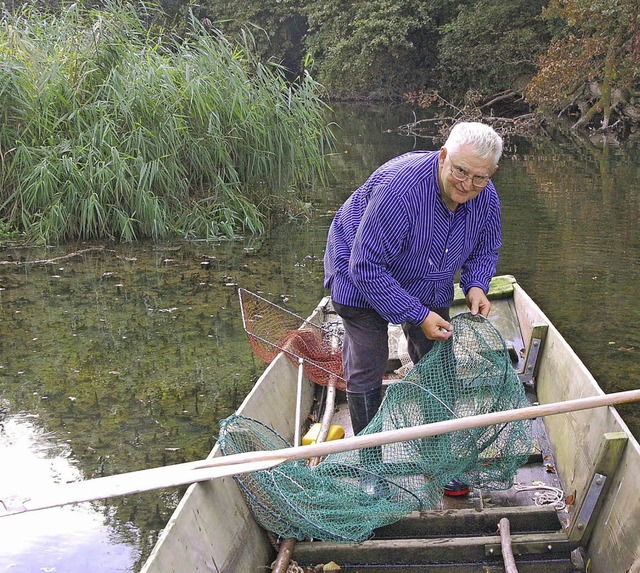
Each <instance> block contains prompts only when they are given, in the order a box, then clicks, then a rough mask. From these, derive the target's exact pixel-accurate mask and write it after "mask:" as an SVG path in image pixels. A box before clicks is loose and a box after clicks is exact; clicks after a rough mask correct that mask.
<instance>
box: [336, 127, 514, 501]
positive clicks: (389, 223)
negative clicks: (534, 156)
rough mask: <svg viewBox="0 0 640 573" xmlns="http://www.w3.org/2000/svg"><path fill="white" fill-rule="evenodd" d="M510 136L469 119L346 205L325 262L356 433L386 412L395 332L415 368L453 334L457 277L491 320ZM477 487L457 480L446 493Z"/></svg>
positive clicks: (401, 160) (394, 163) (383, 170)
mask: <svg viewBox="0 0 640 573" xmlns="http://www.w3.org/2000/svg"><path fill="white" fill-rule="evenodd" d="M501 155H502V139H501V137H500V136H499V135H498V134H497V133H496V132H495V131H494V130H493V129H492V128H491V127H489V126H487V125H485V124H482V123H477V122H461V123H458V124H456V125H454V126H453V128H452V129H451V132H450V134H449V136H448V138H447V140H446V142H445V144H444V145H443V147H442V148H441V149H439V150H438V151H415V152H410V153H406V154H404V155H401V156H399V157H396V158H394V159H391V160H390V161H388V162H387V163H385V164H384V165H382V166H381V167H379V168H378V169H377V170H376V171H375V172H374V173H373V174H372V175H371V176H370V177H369V178H368V179H367V181H366V182H365V183H364V184H363V185H362V186H361V187H360V188H358V189H357V190H356V191H355V192H354V193H353V194H352V195H351V196H350V197H349V198H348V199H347V200H346V202H345V203H344V204H343V205H342V207H340V209H339V210H338V212H337V213H336V216H335V218H334V220H333V223H332V224H331V228H330V229H329V234H328V238H327V246H326V251H325V257H324V266H325V282H324V286H325V288H328V289H330V291H331V297H332V300H333V304H334V307H335V309H336V312H337V313H338V314H339V315H340V316H341V317H342V319H343V323H344V328H345V334H344V342H343V366H344V372H345V377H346V380H347V401H348V405H349V412H350V415H351V421H352V424H353V431H354V433H355V434H357V433H358V432H360V431H361V430H362V429H363V428H364V427H365V426H366V425H367V424H368V423H369V422H370V421H371V419H372V418H373V416H374V415H375V413H376V412H377V411H378V408H379V407H380V404H381V401H382V379H383V376H384V374H385V372H386V369H387V361H388V357H389V353H388V336H387V332H388V325H389V324H390V323H392V324H401V325H402V327H403V330H404V333H405V335H406V337H407V343H408V349H409V355H410V357H411V359H412V360H413V362H414V363H417V362H418V360H420V358H422V357H423V356H424V355H425V354H426V353H427V352H429V350H430V349H431V347H432V346H433V343H434V341H436V340H446V339H447V338H449V337H450V336H451V334H452V331H451V328H452V327H451V324H450V322H449V320H450V317H449V307H450V305H451V303H452V302H453V291H454V288H453V287H454V278H455V275H456V273H457V272H458V271H460V284H461V287H462V289H463V292H464V294H465V296H466V303H467V306H468V307H469V309H470V311H471V313H472V314H478V313H479V314H482V315H483V316H487V315H488V314H489V310H490V308H491V304H490V303H489V300H488V299H487V296H486V293H487V291H488V289H489V281H490V280H491V278H492V277H493V275H494V274H495V271H496V265H497V261H498V250H499V249H500V247H501V245H502V239H501V226H500V201H499V199H498V194H497V192H496V189H495V187H494V185H493V183H492V182H491V176H492V175H493V174H494V173H495V172H496V170H497V169H498V161H499V160H500V156H501ZM468 492H469V487H468V486H467V485H466V484H464V483H462V482H461V481H460V480H453V481H452V482H451V483H450V484H448V485H447V487H445V491H444V493H445V494H447V495H452V496H456V495H465V494H466V493H468Z"/></svg>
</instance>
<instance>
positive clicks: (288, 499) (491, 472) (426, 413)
mask: <svg viewBox="0 0 640 573" xmlns="http://www.w3.org/2000/svg"><path fill="white" fill-rule="evenodd" d="M451 322H452V325H453V336H452V337H451V338H450V339H449V340H447V341H445V342H437V343H436V344H435V345H434V347H433V349H432V350H431V352H429V353H428V354H427V355H426V356H425V357H424V358H422V360H421V361H420V362H419V363H418V364H417V365H415V366H414V367H413V368H412V369H411V371H410V372H409V373H408V374H407V375H406V376H405V378H404V379H403V380H401V381H399V382H395V383H393V384H391V385H390V386H389V387H388V388H387V390H386V393H385V396H384V399H383V402H382V405H381V406H380V409H379V410H378V413H377V414H376V416H375V417H374V418H373V420H371V422H370V423H369V425H368V426H367V427H366V428H365V429H364V430H363V431H362V432H361V435H363V434H375V433H378V432H381V431H386V430H395V429H401V428H406V427H410V426H417V425H422V424H427V423H431V422H439V421H443V420H452V419H455V418H462V417H465V416H471V415H476V414H486V413H491V412H497V411H502V410H509V409H514V408H520V407H524V406H526V405H528V404H527V400H526V397H525V393H524V388H523V385H522V384H521V383H520V380H519V378H518V375H517V373H516V371H515V370H514V368H513V366H512V363H511V359H510V357H509V353H508V350H507V347H506V345H505V342H504V340H503V339H502V337H501V335H500V333H499V332H498V331H497V330H496V328H495V327H494V326H493V325H492V324H491V322H490V321H488V320H486V319H484V318H482V317H480V316H476V317H474V316H471V314H462V315H458V316H456V317H455V318H453V319H452V321H451ZM220 425H221V432H220V437H219V440H218V443H219V444H220V448H221V449H222V451H223V453H225V454H235V453H242V452H250V451H258V450H273V449H281V448H285V447H288V446H289V444H288V443H287V442H286V441H285V440H284V439H283V438H282V437H280V436H279V435H277V434H276V433H275V432H274V431H273V430H271V429H270V428H268V427H266V426H265V425H263V424H262V423H260V422H258V421H256V420H252V419H249V418H244V417H241V416H238V415H233V416H231V417H229V418H227V419H225V420H222V422H221V423H220ZM531 450H532V435H531V422H530V421H529V420H522V421H517V422H510V423H506V424H497V425H493V426H487V427H484V428H475V429H469V430H462V431H457V432H452V433H448V434H442V435H439V436H433V437H428V438H423V439H417V440H411V441H406V442H398V443H392V444H387V445H384V446H377V447H367V448H364V449H361V450H352V451H347V452H342V453H337V454H332V455H329V456H327V457H326V458H325V459H324V460H323V461H321V462H320V463H319V464H318V465H317V466H315V467H310V466H309V465H307V464H306V463H304V462H303V461H295V462H287V463H284V464H281V465H280V466H278V467H276V468H275V469H270V470H263V471H259V472H253V473H251V474H247V475H243V476H238V477H237V478H236V480H237V482H238V484H239V485H240V487H241V489H242V491H243V493H244V495H245V498H246V500H247V502H248V503H249V505H250V507H251V508H252V510H253V512H254V514H255V516H256V518H257V519H258V521H259V522H260V523H261V524H262V526H263V527H264V528H265V529H267V530H269V531H272V532H274V533H276V534H278V535H281V536H282V537H285V538H288V537H295V538H296V539H298V540H302V539H320V540H325V541H363V540H365V539H367V538H369V537H370V536H371V535H372V534H373V532H374V530H375V529H377V528H379V527H382V526H383V525H387V524H389V523H393V522H395V521H398V520H400V519H402V517H404V516H405V515H406V514H408V513H409V512H411V511H417V510H421V509H433V508H434V507H436V506H437V504H438V503H439V501H440V499H441V497H442V490H443V487H444V485H445V484H446V483H447V482H448V481H449V480H451V479H452V478H454V477H458V478H461V479H462V480H464V481H467V483H471V484H473V485H475V486H477V487H482V488H486V489H506V488H508V487H510V486H511V485H512V484H513V479H514V476H515V474H516V473H517V471H518V468H519V467H520V466H522V465H523V464H524V463H526V462H527V460H528V456H529V453H530V452H531Z"/></svg>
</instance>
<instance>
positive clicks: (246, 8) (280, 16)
mask: <svg viewBox="0 0 640 573" xmlns="http://www.w3.org/2000/svg"><path fill="white" fill-rule="evenodd" d="M302 5H303V1H302V0H275V1H274V0H270V1H266V2H264V1H260V0H205V1H204V2H202V3H201V4H200V5H199V6H198V8H197V9H196V8H195V7H194V10H196V15H197V17H198V18H200V20H201V21H203V22H211V23H212V24H213V25H215V26H216V27H219V28H220V29H221V30H222V31H223V32H224V34H225V35H226V36H228V37H233V36H242V35H243V34H244V33H245V31H246V30H253V37H254V39H255V51H256V53H257V54H258V55H260V57H261V58H262V59H263V60H272V59H273V60H275V61H277V62H279V63H280V64H281V65H282V66H283V68H284V70H285V72H287V73H289V75H290V76H291V77H296V76H298V75H301V74H302V73H303V71H304V70H303V69H302V67H301V66H302V64H303V62H304V58H305V48H304V43H303V38H304V36H305V34H306V32H307V24H306V18H305V16H304V13H303V10H302Z"/></svg>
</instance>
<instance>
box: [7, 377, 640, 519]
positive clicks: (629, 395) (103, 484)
mask: <svg viewBox="0 0 640 573" xmlns="http://www.w3.org/2000/svg"><path fill="white" fill-rule="evenodd" d="M638 400H640V390H628V391H626V392H616V393H613V394H606V395H603V396H592V397H589V398H579V399H576V400H567V401H565V402H552V403H550V404H542V405H539V406H529V407H527V408H519V409H515V410H504V411H502V412H492V413H490V414H480V415H477V416H468V417H465V418H456V419H454V420H444V421H442V422H434V423H431V424H424V425H421V426H413V427H410V428H402V429H399V430H388V431H385V432H379V433H377V434H369V435H364V436H354V437H353V438H345V439H343V440H335V441H329V442H323V443H320V444H311V445H309V446H299V447H293V448H284V449H280V450H271V451H259V452H246V453H242V454H234V455H230V456H220V457H215V458H211V459H206V460H199V461H194V462H186V463H183V464H176V465H172V466H164V467H158V468H151V469H146V470H140V471H136V472H130V473H124V474H118V475H113V476H107V477H101V478H96V479H91V480H85V481H80V482H73V483H69V484H64V485H57V486H53V487H52V488H49V489H47V490H42V491H39V492H34V493H33V494H29V496H26V495H13V496H6V495H5V494H4V492H2V493H1V494H0V495H2V496H3V497H0V517H1V516H6V515H14V514H17V513H24V512H26V511H36V510H39V509H47V508H50V507H57V506H61V505H66V504H69V503H78V502H82V501H92V500H97V499H106V498H109V497H117V496H121V495H128V494H132V493H139V492H143V491H151V490H154V489H161V488H166V487H174V486H179V485H185V484H189V483H195V482H200V481H206V480H209V479H214V478H219V477H224V476H231V475H238V474H243V473H248V472H253V471H258V470H265V469H268V468H273V467H275V466H277V465H279V464H281V463H283V462H286V461H293V460H301V459H309V458H313V457H315V456H326V455H328V454H334V453H338V452H344V451H347V450H357V449H361V448H369V447H372V446H382V445H384V444H390V443H393V442H405V441H410V440H416V439H420V438H426V437H429V436H437V435H439V434H447V433H450V432H456V431H460V430H470V429H473V428H481V427H484V426H491V425H495V424H506V423H508V422H515V421H518V420H526V419H531V418H539V417H543V416H550V415H554V414H564V413H567V412H576V411H579V410H588V409H591V408H600V407H603V406H615V405H616V404H623V403H626V402H635V401H638ZM2 507H4V513H2Z"/></svg>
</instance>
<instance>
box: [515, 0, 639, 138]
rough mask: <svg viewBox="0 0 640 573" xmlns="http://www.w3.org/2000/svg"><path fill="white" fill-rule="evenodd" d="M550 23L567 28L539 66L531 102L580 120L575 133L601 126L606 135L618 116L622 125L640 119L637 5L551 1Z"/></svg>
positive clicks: (609, 0)
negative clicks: (636, 100)
mask: <svg viewBox="0 0 640 573" xmlns="http://www.w3.org/2000/svg"><path fill="white" fill-rule="evenodd" d="M545 17H546V18H547V19H548V20H554V19H555V20H556V21H557V22H560V23H561V24H562V27H561V28H560V29H559V32H558V33H557V34H556V35H555V37H554V39H553V41H552V42H551V45H550V46H549V48H548V50H547V51H546V52H545V53H544V54H543V55H542V56H541V58H540V60H539V71H538V73H537V74H536V76H535V77H534V78H533V79H532V81H531V82H530V84H529V86H528V88H527V99H528V100H529V101H530V102H532V103H534V104H536V105H538V106H539V107H540V108H541V109H543V110H546V111H548V112H558V113H560V114H562V113H567V114H573V115H577V119H576V121H575V123H574V124H573V128H574V129H577V128H580V127H583V126H586V125H589V124H591V123H593V122H598V121H599V123H600V127H601V128H602V129H607V128H609V127H612V118H613V117H614V116H617V117H618V119H619V120H621V121H622V122H623V124H624V123H625V121H626V119H627V118H631V119H632V120H635V121H637V120H638V119H640V109H638V108H636V107H634V106H633V105H631V96H632V95H633V93H634V90H635V91H636V92H637V90H638V89H639V88H640V6H639V5H638V2H637V0H551V1H550V3H549V6H548V8H547V9H546V10H545ZM616 123H617V122H616Z"/></svg>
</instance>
